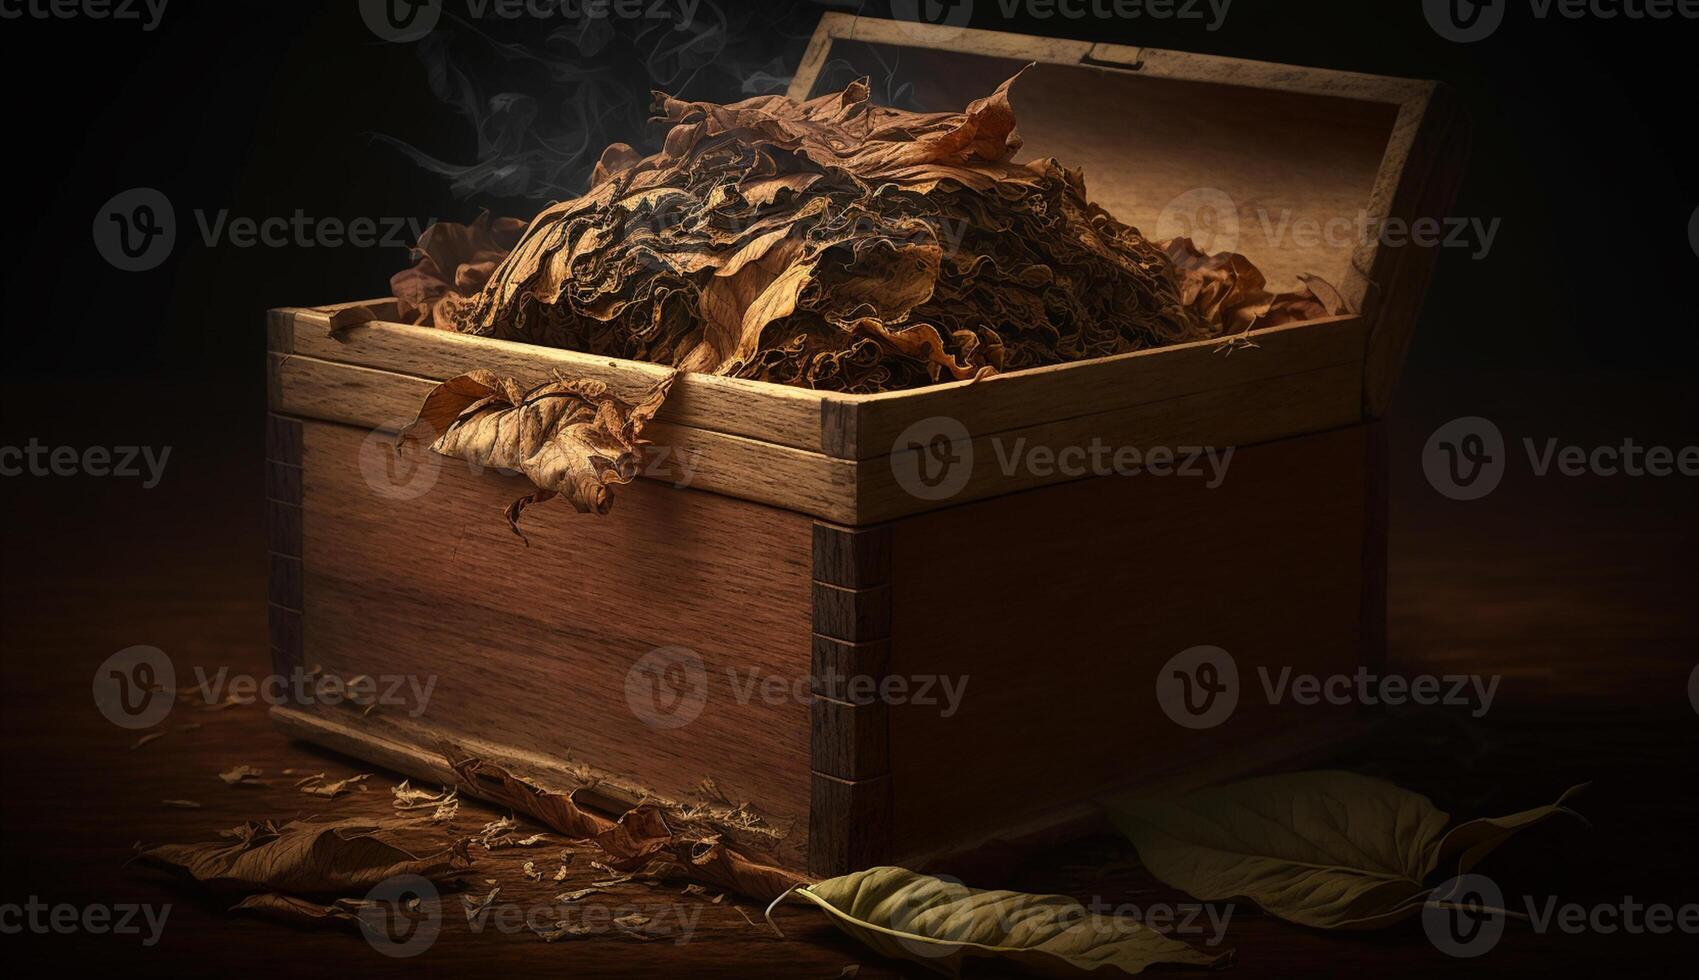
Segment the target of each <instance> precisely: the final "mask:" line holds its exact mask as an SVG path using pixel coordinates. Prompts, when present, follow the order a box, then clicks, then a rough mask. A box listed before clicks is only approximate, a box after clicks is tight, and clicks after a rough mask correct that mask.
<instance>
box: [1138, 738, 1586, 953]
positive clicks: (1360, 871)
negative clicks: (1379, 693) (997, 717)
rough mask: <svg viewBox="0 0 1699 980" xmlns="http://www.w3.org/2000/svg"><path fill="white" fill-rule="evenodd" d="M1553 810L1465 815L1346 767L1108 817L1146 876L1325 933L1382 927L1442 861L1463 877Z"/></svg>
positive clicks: (1248, 783) (1411, 908)
mask: <svg viewBox="0 0 1699 980" xmlns="http://www.w3.org/2000/svg"><path fill="white" fill-rule="evenodd" d="M1585 788H1586V787H1585V786H1576V787H1574V788H1572V789H1570V790H1569V791H1568V792H1566V793H1564V794H1563V795H1562V796H1561V797H1559V798H1558V800H1557V802H1556V803H1553V804H1551V805H1550V806H1542V807H1535V808H1534V809H1532V810H1525V811H1523V812H1521V813H1514V814H1511V815H1510V816H1507V817H1498V818H1493V819H1485V818H1483V819H1478V820H1469V821H1466V822H1464V823H1461V824H1458V825H1456V826H1455V827H1452V829H1451V830H1450V831H1449V832H1448V831H1446V829H1445V828H1446V826H1447V825H1448V824H1450V823H1451V815H1450V814H1448V813H1446V812H1444V811H1443V810H1440V809H1438V808H1437V807H1435V806H1434V805H1433V803H1432V802H1430V801H1429V800H1428V798H1427V797H1425V796H1422V795H1421V794H1419V793H1412V792H1410V791H1409V790H1405V789H1400V788H1399V787H1397V786H1395V785H1393V784H1392V783H1389V782H1386V781H1385V780H1381V779H1374V778H1371V777H1368V776H1359V775H1357V774H1355V773H1349V772H1297V773H1286V774H1282V775H1277V776H1264V777H1259V778H1257V779H1247V780H1245V781H1243V782H1238V783H1232V784H1230V785H1226V786H1219V787H1214V788H1210V789H1206V790H1201V791H1199V792H1196V793H1193V794H1191V795H1189V796H1185V797H1182V798H1180V799H1175V800H1135V801H1115V802H1111V803H1110V804H1109V813H1110V818H1111V819H1112V820H1113V821H1114V823H1115V825H1116V826H1117V827H1118V828H1120V830H1121V832H1122V833H1124V834H1125V835H1126V836H1127V837H1128V839H1130V840H1131V841H1132V842H1133V845H1134V846H1135V847H1137V848H1138V851H1139V857H1140V859H1141V860H1143V862H1144V864H1145V866H1146V867H1147V868H1149V869H1150V871H1151V873H1152V874H1154V875H1155V876H1156V877H1157V878H1159V879H1161V880H1162V881H1163V882H1164V883H1166V884H1168V885H1170V886H1172V887H1174V888H1179V889H1181V890H1183V891H1185V892H1187V893H1188V894H1190V895H1192V896H1193V897H1194V898H1197V899H1200V900H1202V901H1224V900H1227V899H1231V898H1237V897H1240V896H1243V897H1246V898H1249V899H1251V900H1252V901H1254V902H1256V903H1257V904H1258V905H1260V906H1262V908H1263V909H1265V910H1267V911H1268V912H1270V913H1272V914H1274V915H1277V916H1279V917H1280V918H1282V919H1286V920H1288V921H1291V922H1296V923H1298V924H1299V925H1305V926H1313V927H1315V928H1320V929H1377V928H1380V927H1382V926H1386V925H1389V924H1391V923H1393V922H1396V921H1398V920H1400V919H1403V918H1405V917H1406V916H1409V915H1411V914H1413V913H1415V912H1417V911H1418V910H1420V909H1421V907H1422V903H1423V901H1424V900H1425V899H1426V897H1427V893H1428V890H1429V889H1428V886H1427V885H1426V881H1427V879H1428V876H1429V875H1431V874H1432V873H1433V872H1434V871H1435V870H1436V869H1439V868H1441V867H1442V866H1443V867H1445V868H1447V869H1448V873H1449V874H1452V875H1461V874H1465V873H1467V872H1468V871H1469V870H1470V869H1472V868H1473V867H1474V866H1475V865H1476V864H1478V863H1479V862H1480V860H1481V859H1482V858H1484V857H1486V856H1487V855H1488V854H1489V853H1491V852H1492V851H1493V849H1494V848H1496V847H1498V845H1499V844H1501V843H1503V842H1504V841H1505V840H1506V839H1508V838H1509V837H1510V836H1511V835H1513V834H1515V833H1516V832H1517V831H1519V830H1522V829H1524V828H1526V827H1531V826H1533V825H1535V824H1537V823H1540V822H1542V821H1544V820H1546V819H1547V818H1549V817H1552V816H1555V815H1557V814H1560V813H1566V814H1569V815H1571V816H1575V815H1576V814H1575V812H1574V811H1573V810H1570V809H1569V808H1568V807H1566V806H1565V805H1564V804H1565V803H1567V802H1568V800H1569V799H1570V798H1571V797H1573V796H1574V795H1575V794H1576V793H1579V792H1580V791H1581V790H1583V789H1585Z"/></svg>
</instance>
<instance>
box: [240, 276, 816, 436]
mask: <svg viewBox="0 0 1699 980" xmlns="http://www.w3.org/2000/svg"><path fill="white" fill-rule="evenodd" d="M391 305H392V304H391ZM369 306H370V308H372V309H373V310H375V311H383V310H384V307H383V306H382V305H380V304H379V302H378V301H373V302H372V303H370V304H369ZM374 315H375V314H374ZM274 317H283V318H286V319H287V320H288V330H289V341H288V343H289V346H288V347H283V348H279V347H274V348H273V349H274V350H281V351H284V352H289V353H295V354H304V355H307V356H310V357H316V358H319V359H321V360H327V361H336V362H339V363H343V364H355V365H359V366H361V367H371V368H379V369H381V370H384V371H392V372H395V373H397V374H408V375H413V376H415V377H420V378H429V379H431V380H433V381H444V380H447V379H448V378H451V377H454V376H455V375H459V374H464V373H465V372H467V371H471V370H474V369H478V368H482V369H485V370H489V371H494V372H495V373H497V374H499V375H503V376H508V377H515V378H518V379H520V380H521V381H523V382H525V383H527V384H536V383H539V382H542V381H546V380H548V379H549V378H550V377H551V375H552V374H553V373H554V372H556V371H558V372H561V373H563V374H565V375H567V376H568V377H572V378H588V379H591V380H594V381H601V382H603V383H604V384H606V385H607V386H608V387H609V389H610V390H611V391H613V393H614V394H615V395H618V396H619V397H620V398H623V399H625V400H626V401H628V402H636V401H638V400H639V399H640V398H641V397H642V395H643V394H644V392H646V391H647V390H648V389H649V388H650V387H651V386H653V385H654V384H655V383H656V382H658V381H660V380H661V379H663V378H665V377H666V376H667V375H668V374H670V373H672V372H671V370H670V369H668V368H666V367H664V366H662V365H659V364H650V363H648V362H645V361H628V360H623V359H617V358H608V357H597V356H593V355H590V354H583V353H580V352H578V351H569V350H560V349H558V348H553V347H539V346H537V345H534V344H521V343H514V342H512V341H506V340H495V339H492V338H488V337H473V336H468V335H465V334H457V333H453V332H451V331H446V330H435V329H432V328H429V327H416V326H410V325H407V324H402V323H387V322H384V321H382V320H375V321H373V322H370V323H365V324H361V325H359V326H354V327H349V328H347V329H345V330H341V331H338V332H337V333H336V335H335V336H332V335H331V331H330V322H329V321H330V314H329V313H326V312H322V311H318V310H310V309H290V310H277V311H274ZM833 397H835V396H831V395H828V394H826V393H823V392H818V391H813V390H810V389H807V388H796V387H791V386H788V385H773V384H766V383H763V382H758V381H746V380H742V379H739V378H722V377H718V376H716V375H711V374H694V373H692V374H686V375H684V376H683V377H681V378H679V379H678V381H677V382H676V383H675V384H674V385H673V388H672V391H671V392H670V393H669V394H668V396H667V401H666V404H665V405H663V406H662V407H661V410H660V412H659V413H658V414H657V416H656V418H657V419H658V420H659V421H661V422H666V423H670V424H674V425H680V426H685V427H687V428H695V429H705V430H709V431H713V432H725V433H730V434H732V435H740V436H747V437H751V438H755V439H758V440H761V441H764V442H771V443H775V444H777V445H781V446H791V447H794V448H798V449H804V450H808V451H810V452H819V451H820V413H821V406H822V405H823V404H824V403H825V402H826V401H828V400H830V399H831V398H833Z"/></svg>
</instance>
